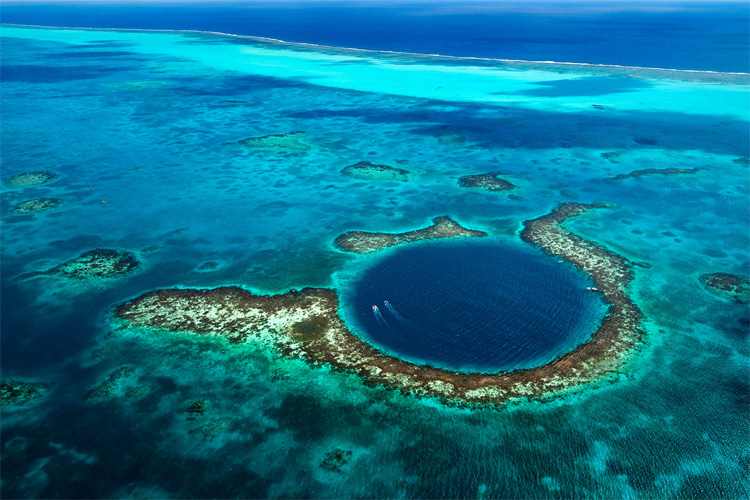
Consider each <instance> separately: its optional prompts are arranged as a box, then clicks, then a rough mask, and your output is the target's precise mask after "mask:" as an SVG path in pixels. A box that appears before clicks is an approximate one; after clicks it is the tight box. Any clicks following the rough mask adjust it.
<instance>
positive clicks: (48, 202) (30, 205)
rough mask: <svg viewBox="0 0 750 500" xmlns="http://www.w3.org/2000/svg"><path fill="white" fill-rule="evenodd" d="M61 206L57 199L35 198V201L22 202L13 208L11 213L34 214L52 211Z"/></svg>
mask: <svg viewBox="0 0 750 500" xmlns="http://www.w3.org/2000/svg"><path fill="white" fill-rule="evenodd" d="M61 204H62V200H61V199H59V198H37V199H35V200H27V201H22V202H21V203H17V204H16V205H14V206H13V211H14V212H15V213H18V214H34V213H38V212H44V211H46V210H52V209H53V208H57V207H59V206H60V205H61Z"/></svg>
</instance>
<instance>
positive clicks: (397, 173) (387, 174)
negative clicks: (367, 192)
mask: <svg viewBox="0 0 750 500" xmlns="http://www.w3.org/2000/svg"><path fill="white" fill-rule="evenodd" d="M341 173H342V174H344V175H348V176H349V177H354V178H356V179H365V180H374V181H398V182H406V181H408V180H409V175H411V172H409V171H408V170H404V169H403V168H396V167H391V166H389V165H378V164H377V163H370V162H369V161H361V162H359V163H355V164H354V165H349V166H347V167H344V168H343V170H341Z"/></svg>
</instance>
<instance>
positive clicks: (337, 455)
mask: <svg viewBox="0 0 750 500" xmlns="http://www.w3.org/2000/svg"><path fill="white" fill-rule="evenodd" d="M351 458H352V452H351V451H350V450H344V449H341V448H334V449H332V450H331V451H329V452H328V453H326V454H325V455H323V461H322V462H321V463H320V466H321V467H323V468H324V469H328V470H331V471H333V472H341V469H342V468H343V467H344V466H345V465H346V464H347V463H349V460H351Z"/></svg>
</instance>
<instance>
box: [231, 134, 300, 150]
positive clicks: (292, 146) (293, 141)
mask: <svg viewBox="0 0 750 500" xmlns="http://www.w3.org/2000/svg"><path fill="white" fill-rule="evenodd" d="M306 135H307V132H302V131H296V132H287V133H286V134H272V135H264V136H261V137H248V138H247V139H242V140H240V141H236V142H229V143H227V144H237V145H240V146H245V147H248V148H262V149H282V150H283V149H288V150H292V151H307V150H308V149H310V145H309V144H306V143H304V142H302V141H300V138H302V137H305V136H306Z"/></svg>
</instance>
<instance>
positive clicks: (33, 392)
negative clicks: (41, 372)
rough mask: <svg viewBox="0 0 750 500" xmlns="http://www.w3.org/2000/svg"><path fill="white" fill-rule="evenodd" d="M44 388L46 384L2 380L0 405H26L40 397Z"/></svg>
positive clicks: (0, 384) (0, 383)
mask: <svg viewBox="0 0 750 500" xmlns="http://www.w3.org/2000/svg"><path fill="white" fill-rule="evenodd" d="M46 387H47V385H46V384H34V383H29V382H18V381H14V380H3V381H1V382H0V405H2V406H19V405H23V404H26V403H28V402H29V401H31V400H32V399H34V398H36V397H38V396H40V395H41V393H42V391H43V390H44V389H45V388H46Z"/></svg>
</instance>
